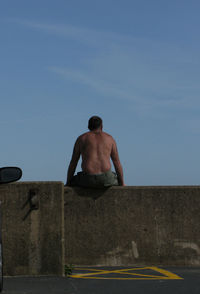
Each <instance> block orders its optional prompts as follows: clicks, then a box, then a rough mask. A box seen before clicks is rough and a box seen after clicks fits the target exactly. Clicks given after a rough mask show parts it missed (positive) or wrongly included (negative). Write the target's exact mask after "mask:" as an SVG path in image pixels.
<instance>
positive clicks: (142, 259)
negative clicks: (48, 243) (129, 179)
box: [64, 186, 200, 266]
mask: <svg viewBox="0 0 200 294" xmlns="http://www.w3.org/2000/svg"><path fill="white" fill-rule="evenodd" d="M98 197H99V198H98ZM95 198H96V200H94V199H95ZM64 199H65V256H66V263H68V264H69V263H72V264H75V265H103V266H116V265H119V266H122V265H136V264H137V265H141V264H146V265H148V264H157V265H158V264H160V265H184V266H185V265H188V266H199V265H200V187H199V186H192V187H187V186H185V187H112V188H109V189H108V190H104V191H101V190H92V189H81V188H69V187H67V188H65V194H64Z"/></svg>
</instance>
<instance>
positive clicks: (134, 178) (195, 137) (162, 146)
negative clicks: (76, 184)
mask: <svg viewBox="0 0 200 294" xmlns="http://www.w3.org/2000/svg"><path fill="white" fill-rule="evenodd" d="M199 11H200V2H199V1H198V0H196V1H195V0H190V1H188V0H187V1H186V0H168V1H164V0H151V1H149V0H123V1H122V0H101V1H97V0H84V1H83V0H73V1H72V0H69V1H68V0H57V1H55V0H54V1H53V0H34V1H27V0H17V1H16V0H2V1H1V2H0V37H1V38H0V56H1V61H0V64H1V66H0V89H1V98H0V101H1V107H0V114H1V117H0V126H1V138H2V140H1V166H7V165H17V166H20V167H21V168H22V169H23V181H50V180H55V181H63V182H65V179H66V173H67V167H68V164H69V161H70V158H71V154H72V149H73V145H74V141H75V139H76V138H77V137H78V136H79V135H80V134H81V133H83V132H86V131H87V121H88V118H89V117H90V116H92V115H99V116H101V117H102V118H103V121H104V130H105V131H106V132H108V133H110V134H111V135H112V136H113V137H114V138H115V140H116V142H117V145H118V150H119V154H120V159H121V163H122V165H123V168H124V174H125V182H126V184H127V185H198V184H200V176H199V175H200V157H199V145H200V116H199V112H200V83H199V77H200V58H199V57H200V53H199V52H200V38H199V29H200V18H199ZM79 169H80V164H79V166H78V168H77V170H79Z"/></svg>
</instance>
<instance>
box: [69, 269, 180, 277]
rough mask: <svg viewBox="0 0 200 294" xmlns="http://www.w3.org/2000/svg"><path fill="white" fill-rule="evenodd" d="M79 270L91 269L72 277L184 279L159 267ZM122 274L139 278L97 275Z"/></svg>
mask: <svg viewBox="0 0 200 294" xmlns="http://www.w3.org/2000/svg"><path fill="white" fill-rule="evenodd" d="M77 270H83V271H90V273H85V274H84V273H77V274H72V275H71V277H72V278H77V279H102V280H182V279H183V278H181V277H179V276H178V275H176V274H174V273H171V272H169V271H167V270H164V269H160V268H157V267H142V268H128V269H121V270H102V269H91V268H77ZM134 270H137V271H138V270H152V271H155V272H158V273H160V274H162V276H156V275H147V274H139V273H137V274H136V273H133V272H130V271H134ZM91 271H92V272H91ZM113 273H116V274H120V275H130V276H137V277H138V278H133V277H131V278H122V277H120V278H115V277H97V275H105V274H113Z"/></svg>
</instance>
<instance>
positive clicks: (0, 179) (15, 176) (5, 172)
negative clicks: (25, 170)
mask: <svg viewBox="0 0 200 294" xmlns="http://www.w3.org/2000/svg"><path fill="white" fill-rule="evenodd" d="M21 177H22V170H21V169H20V168H19V167H15V166H9V167H2V168H0V184H7V183H11V182H16V181H18V180H19V179H21Z"/></svg>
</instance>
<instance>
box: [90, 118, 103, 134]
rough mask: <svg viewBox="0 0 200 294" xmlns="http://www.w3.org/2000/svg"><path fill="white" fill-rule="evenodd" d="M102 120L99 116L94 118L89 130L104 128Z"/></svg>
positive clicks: (91, 120)
mask: <svg viewBox="0 0 200 294" xmlns="http://www.w3.org/2000/svg"><path fill="white" fill-rule="evenodd" d="M102 122H103V121H102V119H101V118H100V117H99V116H92V117H91V118H90V119H89V121H88V129H89V130H90V131H93V130H97V129H98V128H100V127H101V126H102Z"/></svg>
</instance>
